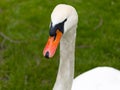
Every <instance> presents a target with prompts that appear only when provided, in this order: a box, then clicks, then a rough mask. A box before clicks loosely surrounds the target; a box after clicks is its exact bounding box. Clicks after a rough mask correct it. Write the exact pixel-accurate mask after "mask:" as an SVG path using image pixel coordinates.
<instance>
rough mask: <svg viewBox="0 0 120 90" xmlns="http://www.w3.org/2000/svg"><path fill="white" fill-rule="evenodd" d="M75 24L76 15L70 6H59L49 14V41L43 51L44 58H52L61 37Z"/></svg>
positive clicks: (76, 20)
mask: <svg viewBox="0 0 120 90" xmlns="http://www.w3.org/2000/svg"><path fill="white" fill-rule="evenodd" d="M77 23H78V15H77V12H76V10H75V8H73V7H72V6H70V5H66V4H59V5H57V6H56V7H55V8H54V10H53V12H52V14H51V22H50V31H49V39H48V42H47V44H46V46H45V48H44V50H43V55H44V56H45V57H46V58H51V57H53V56H54V54H55V51H56V49H57V47H58V44H59V42H60V39H61V37H62V36H63V35H64V34H65V33H67V32H68V31H69V30H71V29H72V28H73V27H76V26H77Z"/></svg>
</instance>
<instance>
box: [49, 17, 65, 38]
mask: <svg viewBox="0 0 120 90" xmlns="http://www.w3.org/2000/svg"><path fill="white" fill-rule="evenodd" d="M66 21H67V19H65V20H64V21H63V22H61V23H58V24H56V25H55V26H54V27H53V25H52V22H51V24H50V32H49V34H50V36H56V30H57V29H58V30H60V31H61V32H62V33H64V23H65V22H66Z"/></svg>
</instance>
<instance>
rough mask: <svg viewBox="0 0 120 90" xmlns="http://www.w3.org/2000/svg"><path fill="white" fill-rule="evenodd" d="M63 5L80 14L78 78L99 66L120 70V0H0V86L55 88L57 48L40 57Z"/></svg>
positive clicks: (24, 89)
mask: <svg viewBox="0 0 120 90" xmlns="http://www.w3.org/2000/svg"><path fill="white" fill-rule="evenodd" d="M59 3H66V4H70V5H72V6H74V7H75V8H76V10H77V12H78V15H79V24H78V29H77V40H76V61H75V76H77V75H79V74H81V73H83V72H85V71H87V70H89V69H92V68H94V67H97V66H112V67H114V68H117V69H120V11H119V10H120V1H119V0H100V1H99V0H61V1H60V0H0V90H52V87H53V85H54V82H55V78H56V74H57V69H58V65H59V49H58V50H57V53H56V55H55V56H54V58H52V59H46V58H44V57H43V55H42V51H43V48H44V45H45V43H46V41H47V38H48V35H49V23H50V14H51V12H52V10H53V8H54V7H55V6H56V5H57V4H59Z"/></svg>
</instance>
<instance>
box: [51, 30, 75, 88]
mask: <svg viewBox="0 0 120 90" xmlns="http://www.w3.org/2000/svg"><path fill="white" fill-rule="evenodd" d="M75 38H76V28H74V29H71V30H69V31H68V32H66V33H65V34H64V35H63V37H62V39H61V42H60V64H59V70H58V74H57V79H56V83H55V85H54V88H53V90H71V87H72V82H73V77H74V59H75V55H74V54H75Z"/></svg>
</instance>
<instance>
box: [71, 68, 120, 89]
mask: <svg viewBox="0 0 120 90" xmlns="http://www.w3.org/2000/svg"><path fill="white" fill-rule="evenodd" d="M72 90H120V71H118V70H116V69H114V68H112V67H97V68H94V69H92V70H90V71H87V72H85V73H83V74H81V75H79V76H78V77H76V78H75V79H74V81H73V85H72Z"/></svg>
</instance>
